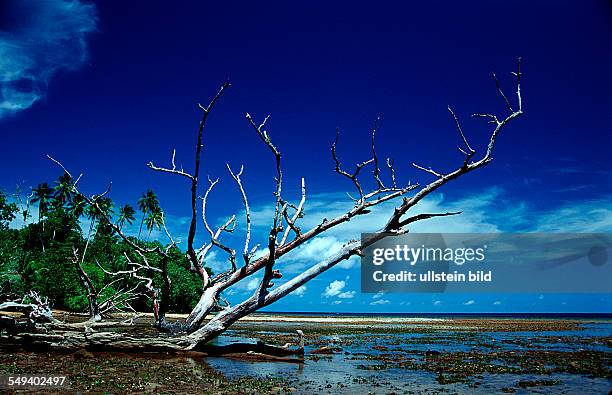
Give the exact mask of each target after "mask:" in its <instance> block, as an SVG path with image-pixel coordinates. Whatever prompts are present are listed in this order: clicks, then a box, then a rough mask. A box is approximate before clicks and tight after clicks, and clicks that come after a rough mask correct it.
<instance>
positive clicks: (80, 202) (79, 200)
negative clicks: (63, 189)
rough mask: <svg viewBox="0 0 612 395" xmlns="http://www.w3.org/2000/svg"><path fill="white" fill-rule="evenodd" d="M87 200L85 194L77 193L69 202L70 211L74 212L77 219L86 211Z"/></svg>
mask: <svg viewBox="0 0 612 395" xmlns="http://www.w3.org/2000/svg"><path fill="white" fill-rule="evenodd" d="M86 207H87V202H86V201H85V198H84V197H83V195H80V194H76V195H74V196H73V197H72V199H70V203H69V204H68V212H69V213H70V214H72V215H73V216H74V217H75V218H76V219H77V220H78V219H79V218H80V217H81V215H83V214H84V213H85V209H86Z"/></svg>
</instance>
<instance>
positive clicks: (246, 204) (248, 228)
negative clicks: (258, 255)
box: [226, 163, 251, 266]
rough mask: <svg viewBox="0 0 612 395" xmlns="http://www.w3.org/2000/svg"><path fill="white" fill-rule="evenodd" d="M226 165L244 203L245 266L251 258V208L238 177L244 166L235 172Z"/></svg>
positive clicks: (243, 255) (243, 253)
mask: <svg viewBox="0 0 612 395" xmlns="http://www.w3.org/2000/svg"><path fill="white" fill-rule="evenodd" d="M226 166H227V170H228V171H229V173H230V175H231V176H232V178H233V179H234V181H236V185H237V186H238V189H239V190H240V195H241V196H242V204H243V205H244V212H245V221H246V235H245V237H244V248H243V249H242V257H243V258H244V265H245V266H246V265H248V264H249V260H250V258H251V257H250V254H249V243H250V242H251V208H250V207H249V199H248V198H247V195H246V192H245V191H244V186H243V185H242V180H241V179H240V176H241V175H242V172H243V171H244V166H240V171H239V172H238V173H235V174H234V172H233V171H232V168H231V167H230V165H229V163H227V164H226Z"/></svg>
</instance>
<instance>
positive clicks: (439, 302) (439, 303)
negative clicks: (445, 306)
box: [433, 300, 442, 306]
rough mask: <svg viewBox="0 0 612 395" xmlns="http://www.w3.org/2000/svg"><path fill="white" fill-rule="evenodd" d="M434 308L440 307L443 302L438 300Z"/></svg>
mask: <svg viewBox="0 0 612 395" xmlns="http://www.w3.org/2000/svg"><path fill="white" fill-rule="evenodd" d="M433 304H434V306H440V305H441V304H442V301H441V300H436V301H434V302H433Z"/></svg>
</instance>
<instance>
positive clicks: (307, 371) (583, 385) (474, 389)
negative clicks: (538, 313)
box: [205, 321, 612, 394]
mask: <svg viewBox="0 0 612 395" xmlns="http://www.w3.org/2000/svg"><path fill="white" fill-rule="evenodd" d="M319 325H321V326H325V325H327V324H319ZM294 327H295V326H294V325H286V323H283V325H282V326H281V325H279V324H275V323H272V324H271V325H269V326H268V327H267V328H265V329H264V328H263V327H262V325H260V324H258V325H256V326H253V327H251V328H250V329H249V326H248V325H244V328H240V326H239V328H238V329H237V330H234V331H230V332H229V333H228V334H227V336H224V337H223V338H220V339H219V342H220V343H227V342H233V341H255V340H256V339H257V338H259V337H264V338H266V336H270V337H271V338H274V336H275V335H276V336H278V335H283V334H284V335H287V336H293V334H292V332H289V331H291V330H292V329H293V328H294ZM282 328H284V330H283V329H282ZM347 328H350V326H347V325H343V326H342V329H347ZM394 329H395V330H396V332H395V333H389V326H388V325H374V326H371V332H368V333H365V334H363V333H362V334H350V333H344V331H343V330H341V331H338V332H339V334H336V335H328V334H325V335H320V336H318V337H317V338H316V341H314V342H311V343H310V345H309V344H308V341H307V347H306V352H307V357H306V360H305V362H304V363H303V364H294V363H278V362H253V361H241V360H234V359H228V358H206V359H205V361H206V363H207V364H209V365H210V366H211V367H213V368H214V369H216V370H218V371H220V372H223V374H225V375H226V376H228V377H229V378H237V377H243V376H255V377H262V378H264V377H270V376H274V377H282V378H283V379H285V380H287V381H288V383H289V386H290V387H294V388H295V389H296V390H295V393H300V394H301V393H303V394H309V393H312V392H319V393H334V394H336V393H340V394H343V393H346V394H349V393H352V394H355V393H367V392H370V393H381V394H382V393H389V392H395V393H410V392H416V393H429V392H449V391H450V392H451V393H476V394H478V393H482V394H484V393H488V394H490V393H492V392H493V393H496V392H500V391H501V390H502V389H504V391H506V392H509V391H514V392H515V393H519V394H520V393H583V394H584V393H599V394H601V393H604V394H605V393H608V391H610V389H612V382H611V381H610V379H609V378H610V364H611V362H610V361H611V359H612V353H611V351H612V350H611V349H610V344H611V341H610V339H612V322H609V321H593V322H591V321H589V322H584V323H581V324H580V325H579V327H578V328H576V330H560V331H525V330H522V331H515V332H511V331H510V332H508V331H504V332H498V331H487V330H482V331H471V330H465V331H462V330H461V329H458V328H457V327H455V328H454V329H453V330H452V331H450V330H445V329H444V328H443V327H442V329H441V330H440V329H439V328H438V330H432V331H428V332H425V333H423V332H418V333H414V332H411V330H412V329H413V328H412V327H411V326H410V325H405V326H404V329H405V332H402V331H397V329H398V328H397V327H395V328H394ZM311 330H312V329H311ZM307 335H308V332H307ZM307 340H313V339H312V338H311V339H308V338H307ZM322 345H328V346H333V347H338V348H341V352H339V353H336V354H333V355H317V356H312V354H309V352H312V351H313V350H315V349H317V348H319V347H321V346H322ZM585 351H586V352H597V353H602V355H603V356H604V362H603V363H604V365H605V366H604V369H605V371H607V375H606V374H605V373H604V377H601V376H602V375H601V372H600V371H599V372H600V373H598V374H599V376H600V377H589V376H590V375H589V374H588V372H581V373H576V374H573V373H567V372H563V371H560V370H562V369H559V367H558V366H555V363H557V364H558V363H559V362H558V360H554V359H552V358H551V364H550V365H548V364H547V363H544V364H542V362H541V359H542V358H543V360H544V361H546V355H547V354H546V353H550V352H562V353H567V355H568V356H572V355H574V353H581V352H585ZM436 352H437V353H440V355H448V354H453V353H459V354H460V355H463V354H467V355H474V354H476V355H478V354H482V355H489V356H494V355H498V354H499V355H501V356H503V358H506V359H505V360H504V359H503V358H500V359H495V358H492V359H489V360H486V361H485V362H484V363H488V364H491V363H493V364H496V365H500V366H502V367H504V368H515V369H520V368H521V366H522V367H523V368H522V369H523V372H522V373H520V374H514V373H512V372H509V373H508V372H505V373H499V374H495V373H488V372H486V371H485V372H478V373H476V374H471V375H466V378H465V380H462V381H460V382H450V383H446V384H445V383H441V382H440V381H439V375H440V374H442V375H444V374H445V373H446V372H445V371H444V370H443V369H441V371H438V372H437V371H430V370H427V369H425V368H418V367H416V368H415V366H414V364H427V363H429V362H430V361H431V359H430V357H431V355H432V354H433V355H436V357H435V358H437V356H438V354H435V353H436ZM514 353H516V354H517V355H520V356H521V358H522V359H517V362H516V363H512V362H509V361H508V359H507V356H508V355H514ZM428 355H429V356H428ZM555 355H556V354H555ZM561 355H565V354H561ZM597 355H599V354H597ZM531 356H537V358H534V360H530V358H531ZM577 358H579V356H577ZM536 359H537V361H536ZM396 360H401V361H410V363H411V364H410V365H409V367H408V368H402V367H397V364H395V363H394V361H396ZM577 363H579V362H577ZM531 365H533V366H535V368H533V369H532V368H525V367H524V366H531ZM419 366H422V365H419ZM452 366H454V365H452ZM459 366H461V365H459ZM572 366H573V365H572ZM530 369H532V370H533V371H534V373H530ZM538 369H540V370H542V369H543V370H548V372H546V373H545V374H538V372H539V370H538ZM572 369H573V368H572ZM576 369H582V367H581V366H579V367H577V368H576ZM570 370H571V369H570ZM534 383H535V386H531V385H534Z"/></svg>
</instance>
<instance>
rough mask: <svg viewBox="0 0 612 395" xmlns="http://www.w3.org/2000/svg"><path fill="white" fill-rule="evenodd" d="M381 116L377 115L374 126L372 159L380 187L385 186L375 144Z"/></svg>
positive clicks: (376, 179)
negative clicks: (381, 177)
mask: <svg viewBox="0 0 612 395" xmlns="http://www.w3.org/2000/svg"><path fill="white" fill-rule="evenodd" d="M379 120H380V117H377V118H376V120H374V127H373V128H372V159H374V171H373V173H374V180H375V181H376V185H378V188H379V189H383V188H385V186H384V184H383V182H382V181H381V179H380V167H378V155H376V147H375V145H374V141H375V139H376V131H377V130H378V121H379Z"/></svg>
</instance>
